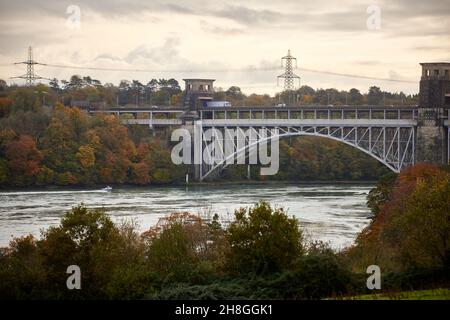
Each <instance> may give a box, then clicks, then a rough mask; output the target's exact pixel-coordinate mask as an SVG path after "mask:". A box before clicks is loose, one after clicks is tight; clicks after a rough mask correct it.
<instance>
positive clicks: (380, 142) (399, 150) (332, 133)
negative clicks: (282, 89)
mask: <svg viewBox="0 0 450 320" xmlns="http://www.w3.org/2000/svg"><path fill="white" fill-rule="evenodd" d="M210 128H214V129H219V130H224V129H226V128H228V129H235V130H247V129H250V130H254V132H255V134H256V136H257V140H255V141H249V139H250V138H249V137H248V136H245V139H246V141H245V144H244V147H242V148H240V149H239V150H238V149H237V143H236V141H235V140H234V139H233V144H234V150H235V152H233V153H232V154H230V155H228V157H227V158H224V159H220V161H218V162H217V161H216V163H214V164H212V165H208V164H202V165H201V166H200V167H201V170H200V180H201V181H202V180H204V179H206V178H207V177H208V176H209V175H211V174H212V173H213V172H214V171H216V170H223V169H224V168H225V167H227V166H228V165H229V164H230V163H229V161H227V160H229V158H230V157H234V158H239V157H242V156H244V157H245V155H246V153H247V152H254V151H255V149H256V147H257V146H258V145H261V144H263V143H267V141H268V140H271V139H281V138H284V137H291V136H318V137H325V138H330V139H333V140H336V141H340V142H343V143H345V144H347V145H350V146H352V147H355V148H357V149H358V150H361V151H362V152H364V153H366V154H368V155H370V156H372V157H373V158H375V159H376V160H378V161H379V162H381V163H382V164H384V165H385V166H386V167H388V168H389V169H390V170H392V171H394V172H400V171H401V170H402V169H403V168H405V167H407V166H409V165H412V164H414V162H415V159H414V154H415V127H414V126H365V127H361V126H288V127H283V126H275V127H270V128H269V127H246V128H242V127H215V126H214V127H202V128H201V132H202V134H201V135H200V137H196V138H195V139H201V140H202V141H201V142H200V141H198V142H197V143H201V145H202V147H204V148H205V149H208V143H209V141H206V139H205V135H204V132H205V130H207V129H210ZM257 129H258V130H260V129H263V130H267V131H266V133H265V134H263V135H261V134H259V133H258V130H257ZM273 129H277V130H278V134H276V135H270V132H271V131H270V130H273ZM223 136H224V140H225V139H226V137H225V135H223ZM220 143H221V145H222V148H223V145H224V141H222V142H220ZM209 154H210V153H209V152H207V155H209ZM210 160H211V159H210ZM211 162H212V161H211ZM211 162H210V163H211ZM204 169H205V170H204ZM203 171H204V172H205V173H203Z"/></svg>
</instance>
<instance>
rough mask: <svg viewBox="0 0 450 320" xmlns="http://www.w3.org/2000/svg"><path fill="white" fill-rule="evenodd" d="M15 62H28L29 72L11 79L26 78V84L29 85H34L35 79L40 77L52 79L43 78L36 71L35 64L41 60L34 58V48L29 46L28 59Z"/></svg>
mask: <svg viewBox="0 0 450 320" xmlns="http://www.w3.org/2000/svg"><path fill="white" fill-rule="evenodd" d="M14 64H26V65H27V73H26V74H24V75H23V76H20V77H12V78H11V79H25V84H26V85H27V86H33V85H34V80H39V79H45V80H51V79H48V78H43V77H40V76H38V75H36V74H35V73H34V65H35V64H40V63H39V62H36V61H34V60H33V48H31V46H30V47H28V60H27V61H22V62H16V63H14Z"/></svg>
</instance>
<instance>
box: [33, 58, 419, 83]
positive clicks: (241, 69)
mask: <svg viewBox="0 0 450 320" xmlns="http://www.w3.org/2000/svg"><path fill="white" fill-rule="evenodd" d="M39 64H40V65H43V66H47V67H52V68H63V69H74V70H96V71H118V72H144V73H145V72H147V73H150V72H154V73H212V72H248V71H276V70H279V68H278V67H273V66H268V67H247V68H224V69H210V70H192V69H190V70H189V69H185V70H174V69H172V70H170V69H166V70H163V69H139V68H133V69H132V68H108V67H88V66H72V65H61V64H48V63H39ZM299 70H301V71H306V72H312V73H319V74H326V75H332V76H338V77H348V78H358V79H368V80H379V81H390V82H403V83H417V81H413V80H401V79H392V78H382V77H372V76H364V75H355V74H350V73H340V72H333V71H324V70H317V69H310V68H302V67H300V68H299Z"/></svg>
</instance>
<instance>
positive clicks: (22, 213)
mask: <svg viewBox="0 0 450 320" xmlns="http://www.w3.org/2000/svg"><path fill="white" fill-rule="evenodd" d="M371 188H372V185H367V184H364V185H361V184H350V185H349V184H317V185H303V184H301V185H292V184H286V185H283V184H275V185H226V186H224V185H205V186H188V187H162V188H155V187H151V188H142V187H141V188H138V187H136V188H134V187H122V188H114V189H113V190H112V192H104V191H102V190H73V189H56V190H55V189H52V190H37V191H1V192H0V246H6V245H7V244H8V242H9V241H10V240H11V239H12V237H13V236H14V237H17V236H23V235H26V234H30V233H31V234H33V235H35V236H37V237H39V234H40V230H41V229H43V228H47V227H49V226H52V225H57V224H58V223H59V221H60V218H61V217H62V216H63V215H64V213H65V212H66V211H67V210H69V209H70V208H71V207H73V206H75V205H77V204H79V203H84V204H85V205H86V206H87V207H89V208H104V209H105V210H106V212H107V213H108V214H109V215H110V216H111V217H112V219H113V220H114V221H120V220H123V219H134V220H137V221H139V223H140V230H141V231H144V230H147V229H148V228H149V227H150V226H152V225H154V224H155V223H156V222H157V221H158V218H160V217H162V216H164V215H167V214H169V213H172V212H176V211H189V212H192V213H199V214H200V215H201V216H203V217H207V216H210V215H211V214H212V213H218V214H219V215H220V216H221V217H222V218H223V219H224V220H229V219H232V217H233V212H234V210H235V209H236V208H239V207H242V206H250V205H253V204H255V203H256V202H258V201H259V200H266V201H268V202H270V203H271V204H272V205H276V206H282V207H284V208H285V209H286V210H287V212H288V214H289V215H294V216H295V217H297V218H298V219H299V221H300V226H301V227H302V229H303V230H304V231H305V233H306V234H307V235H308V237H310V238H311V239H319V240H323V241H327V242H329V243H330V244H331V245H332V246H333V247H334V248H337V249H339V248H343V247H345V246H347V245H350V244H351V243H352V242H353V240H354V239H355V237H356V235H357V234H358V233H359V232H360V231H361V230H362V229H363V228H364V227H365V226H366V225H367V224H368V222H369V218H368V217H369V210H368V208H367V206H366V195H367V193H368V192H369V190H370V189H371Z"/></svg>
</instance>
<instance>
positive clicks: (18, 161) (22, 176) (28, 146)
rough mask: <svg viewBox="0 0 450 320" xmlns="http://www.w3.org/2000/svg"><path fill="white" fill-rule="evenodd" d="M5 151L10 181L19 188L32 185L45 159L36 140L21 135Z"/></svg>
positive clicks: (8, 144) (7, 145)
mask: <svg viewBox="0 0 450 320" xmlns="http://www.w3.org/2000/svg"><path fill="white" fill-rule="evenodd" d="M5 150H6V151H5V154H6V159H7V164H8V168H9V179H10V180H12V181H14V183H15V184H16V185H19V186H25V185H29V184H32V183H33V182H34V178H35V177H36V176H37V174H38V173H39V170H40V168H39V165H40V163H41V161H42V159H43V157H42V154H41V152H40V151H39V150H38V149H37V148H36V142H35V141H34V139H33V138H32V137H31V136H28V135H20V136H19V138H18V139H17V140H13V141H11V142H9V143H7V144H6V147H5Z"/></svg>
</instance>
